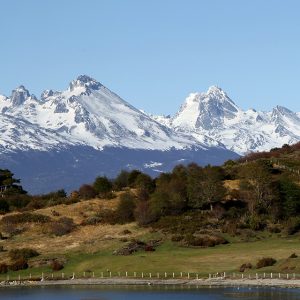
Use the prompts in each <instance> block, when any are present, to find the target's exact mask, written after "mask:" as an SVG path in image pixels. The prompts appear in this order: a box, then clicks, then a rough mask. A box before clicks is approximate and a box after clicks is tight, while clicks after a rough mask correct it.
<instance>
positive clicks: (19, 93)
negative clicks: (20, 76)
mask: <svg viewBox="0 0 300 300" xmlns="http://www.w3.org/2000/svg"><path fill="white" fill-rule="evenodd" d="M29 97H30V94H29V91H28V90H27V89H26V88H25V87H24V86H23V85H20V86H19V87H17V88H16V89H14V90H13V91H12V94H11V101H12V104H13V105H15V106H18V105H21V104H23V103H24V102H25V101H26V99H27V98H29Z"/></svg>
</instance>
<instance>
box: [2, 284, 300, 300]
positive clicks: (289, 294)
mask: <svg viewBox="0 0 300 300" xmlns="http://www.w3.org/2000/svg"><path fill="white" fill-rule="evenodd" d="M0 299H1V300H6V299H9V300H15V299H23V300H29V299H30V300H36V299H39V300H40V299H42V300H50V299H51V300H52V299H57V300H140V299H141V300H150V299H151V300H153V299H154V300H155V299H159V300H162V299H163V300H179V299H184V300H196V299H197V300H230V299H243V300H247V299H249V300H250V299H251V300H258V299H259V300H261V299H267V300H268V299H271V300H296V299H299V300H300V290H298V289H283V288H258V287H249V288H247V287H242V288H237V287H234V288H233V287H230V288H223V287H222V288H221V287H220V288H216V287H206V288H203V287H195V286H159V287H158V286H147V287H145V286H67V287H65V286H56V287H13V288H6V289H5V288H4V289H0Z"/></svg>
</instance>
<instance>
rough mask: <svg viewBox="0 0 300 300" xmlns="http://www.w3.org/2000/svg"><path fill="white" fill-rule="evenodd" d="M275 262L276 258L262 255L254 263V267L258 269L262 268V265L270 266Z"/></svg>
mask: <svg viewBox="0 0 300 300" xmlns="http://www.w3.org/2000/svg"><path fill="white" fill-rule="evenodd" d="M275 264H276V259H274V258H272V257H264V258H261V259H260V260H259V261H258V262H257V264H256V268H257V269H260V268H264V267H270V266H273V265H275Z"/></svg>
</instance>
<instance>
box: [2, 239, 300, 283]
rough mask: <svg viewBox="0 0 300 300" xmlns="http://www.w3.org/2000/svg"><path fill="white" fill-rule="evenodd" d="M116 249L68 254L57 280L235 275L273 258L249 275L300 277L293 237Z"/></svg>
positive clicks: (37, 270)
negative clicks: (210, 245) (125, 253)
mask: <svg viewBox="0 0 300 300" xmlns="http://www.w3.org/2000/svg"><path fill="white" fill-rule="evenodd" d="M117 246H120V245H118V244H116V243H112V244H111V246H110V247H109V248H107V249H105V250H102V251H99V252H96V253H86V252H78V251H77V252H69V253H67V254H65V256H66V258H67V261H68V262H67V264H66V265H65V268H64V269H63V270H62V271H60V272H58V273H56V275H57V276H61V273H62V272H63V273H64V274H66V275H65V276H70V275H71V274H72V273H73V272H75V274H76V275H77V276H83V272H89V271H91V272H94V274H95V277H100V276H101V272H103V275H104V276H109V271H111V272H112V274H113V276H116V275H117V274H118V272H121V275H122V274H123V275H125V272H126V271H127V272H129V275H130V276H133V272H137V276H139V277H140V276H141V273H142V272H144V273H146V274H149V273H150V272H151V273H152V274H156V273H157V272H159V273H161V274H164V272H168V273H169V274H171V273H172V272H175V273H176V274H179V273H180V272H185V273H187V272H190V273H198V274H199V275H201V276H207V275H208V274H209V273H216V272H224V271H225V272H227V273H230V272H237V271H238V269H239V267H240V266H241V264H243V263H248V262H250V263H252V265H253V266H255V264H256V262H257V260H258V259H259V258H262V257H273V258H275V259H276V260H277V263H276V265H274V266H272V267H267V268H263V269H259V270H256V269H255V268H254V269H252V270H251V272H252V273H255V272H260V273H261V272H285V273H297V272H298V273H300V259H298V258H294V259H288V257H289V256H290V255H291V254H292V253H296V254H297V252H298V251H299V249H300V239H299V237H296V236H293V237H289V238H280V237H271V238H268V239H261V240H259V241H254V242H240V243H237V242H236V243H231V244H227V245H220V246H216V247H213V248H197V249H196V248H184V247H180V246H178V245H176V244H174V243H173V242H170V241H166V242H164V243H163V244H162V245H161V246H159V247H158V248H157V249H156V251H155V252H144V251H140V252H136V253H134V254H133V255H130V256H116V255H113V254H112V251H113V250H114V249H115V248H116V247H117ZM299 254H300V253H299ZM42 272H44V273H47V274H49V273H51V271H50V268H34V269H27V270H24V271H20V272H9V273H8V274H5V275H2V276H1V277H2V278H6V277H7V275H9V276H10V278H11V279H18V276H19V275H20V276H21V277H23V278H24V277H25V276H29V274H30V273H31V274H32V276H40V275H41V273H42ZM86 274H88V273H86ZM90 274H92V273H90ZM177 276H178V275H177Z"/></svg>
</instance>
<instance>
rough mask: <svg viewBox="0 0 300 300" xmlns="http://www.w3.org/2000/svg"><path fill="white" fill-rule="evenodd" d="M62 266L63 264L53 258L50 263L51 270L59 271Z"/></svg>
mask: <svg viewBox="0 0 300 300" xmlns="http://www.w3.org/2000/svg"><path fill="white" fill-rule="evenodd" d="M63 268H64V265H63V264H62V263H61V262H59V261H57V260H54V261H53V262H52V263H51V269H52V271H59V270H62V269H63Z"/></svg>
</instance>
